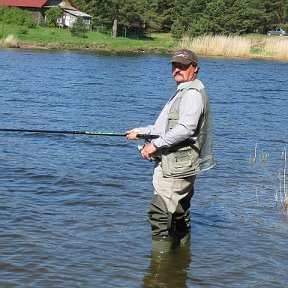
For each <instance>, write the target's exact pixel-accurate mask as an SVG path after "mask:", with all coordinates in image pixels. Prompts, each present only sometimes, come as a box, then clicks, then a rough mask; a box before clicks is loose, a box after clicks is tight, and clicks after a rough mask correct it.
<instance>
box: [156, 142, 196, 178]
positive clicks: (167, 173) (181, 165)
mask: <svg viewBox="0 0 288 288" xmlns="http://www.w3.org/2000/svg"><path fill="white" fill-rule="evenodd" d="M161 165H162V170H163V175H164V177H174V178H185V177H189V176H192V175H195V174H197V173H198V172H199V171H200V168H199V160H198V153H196V152H195V151H194V150H193V149H192V148H191V147H190V146H186V147H182V148H180V149H178V150H177V151H169V150H168V149H167V150H166V151H163V153H162V160H161Z"/></svg>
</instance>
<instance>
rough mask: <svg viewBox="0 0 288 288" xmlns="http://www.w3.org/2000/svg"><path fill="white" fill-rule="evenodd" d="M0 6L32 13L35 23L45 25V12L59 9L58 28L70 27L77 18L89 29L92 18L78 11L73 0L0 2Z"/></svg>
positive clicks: (5, 0)
mask: <svg viewBox="0 0 288 288" xmlns="http://www.w3.org/2000/svg"><path fill="white" fill-rule="evenodd" d="M0 5H4V6H11V7H17V8H21V9H24V10H28V11H30V12H31V13H32V15H33V17H34V19H35V21H36V23H37V24H38V25H43V24H44V23H45V12H46V11H47V10H48V9H50V8H52V7H59V8H61V10H62V11H63V14H62V17H61V18H60V19H58V21H57V22H58V24H59V27H72V25H73V23H74V22H75V21H76V19H77V18H78V17H82V19H83V23H84V24H85V26H86V28H87V29H89V28H90V25H91V18H92V16H90V15H88V14H86V13H83V12H81V11H79V10H78V7H77V5H76V4H75V2H74V1H73V0H25V1H23V0H0Z"/></svg>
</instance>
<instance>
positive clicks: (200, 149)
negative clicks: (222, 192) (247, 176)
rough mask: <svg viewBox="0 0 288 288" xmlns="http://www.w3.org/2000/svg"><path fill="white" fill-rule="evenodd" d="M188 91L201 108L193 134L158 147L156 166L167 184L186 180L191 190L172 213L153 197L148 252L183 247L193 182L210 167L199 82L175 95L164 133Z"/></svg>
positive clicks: (175, 120) (175, 118) (205, 99)
mask: <svg viewBox="0 0 288 288" xmlns="http://www.w3.org/2000/svg"><path fill="white" fill-rule="evenodd" d="M189 89H195V90H197V91H199V93H200V94H201V98H202V102H203V107H204V111H203V113H202V115H201V117H200V119H199V122H198V126H197V129H196V133H195V135H193V138H191V139H187V140H185V141H183V142H181V143H179V144H177V145H175V146H173V147H169V148H167V147H165V148H162V151H161V162H160V165H161V170H162V174H163V179H165V178H166V179H167V181H168V179H172V180H171V181H173V179H174V180H175V179H177V180H179V181H181V179H182V180H183V181H185V179H188V180H189V181H190V182H191V186H190V187H191V188H190V189H189V191H188V192H187V191H186V194H185V195H186V196H185V197H183V198H179V199H180V200H179V201H178V204H177V206H176V208H175V209H174V210H173V213H172V212H170V211H168V208H167V205H166V203H165V201H164V200H163V198H162V197H161V196H160V195H158V194H155V195H154V197H153V199H152V201H151V204H150V211H149V213H148V222H149V223H150V224H151V227H152V240H153V241H152V249H154V250H166V249H167V250H169V249H171V248H172V247H173V246H177V245H179V244H185V243H186V242H187V240H189V239H190V230H191V227H190V200H191V198H192V196H193V193H194V190H193V183H194V180H195V177H196V175H197V174H198V173H199V172H201V171H204V170H207V169H210V168H211V167H213V166H214V162H213V158H212V141H211V139H212V137H211V136H212V135H211V120H210V103H209V98H208V95H207V93H206V91H205V88H204V86H203V84H202V82H201V81H200V80H198V79H196V80H194V81H192V82H191V83H189V85H188V86H187V87H185V88H184V89H183V90H182V91H180V92H179V93H178V95H177V96H176V98H175V101H174V102H173V104H172V107H171V109H170V111H169V113H168V119H167V123H166V132H167V131H169V130H170V129H172V128H173V127H174V126H175V125H176V124H177V123H178V121H179V109H180V104H181V100H182V98H183V96H184V95H185V93H186V92H187V91H188V90H189ZM156 169H157V168H156ZM156 169H155V170H156ZM154 173H155V171H154ZM183 192H185V191H183ZM172 193H173V192H172ZM174 194H175V193H174ZM180 194H181V191H180Z"/></svg>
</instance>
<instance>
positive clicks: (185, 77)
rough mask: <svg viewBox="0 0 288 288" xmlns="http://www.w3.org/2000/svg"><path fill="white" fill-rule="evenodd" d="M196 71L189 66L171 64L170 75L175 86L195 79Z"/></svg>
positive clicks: (195, 68)
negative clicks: (175, 83)
mask: <svg viewBox="0 0 288 288" xmlns="http://www.w3.org/2000/svg"><path fill="white" fill-rule="evenodd" d="M197 71H198V67H197V66H196V67H194V66H192V65H191V64H188V65H184V64H181V63H177V62H173V63H172V75H173V78H174V80H175V81H176V82H177V84H179V83H183V82H188V81H192V80H194V79H196V76H197Z"/></svg>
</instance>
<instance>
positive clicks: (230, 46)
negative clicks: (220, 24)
mask: <svg viewBox="0 0 288 288" xmlns="http://www.w3.org/2000/svg"><path fill="white" fill-rule="evenodd" d="M179 45H180V47H183V48H184V47H185V48H190V49H192V50H193V51H195V52H196V53H197V54H199V55H205V56H224V57H242V58H247V57H248V58H251V57H253V58H254V57H256V58H257V57H261V58H275V59H278V60H284V61H286V60H288V37H279V36H267V37H261V38H259V39H257V37H253V36H233V35H229V36H225V35H214V36H212V35H206V36H199V37H195V38H191V37H184V38H182V39H181V41H180V43H179Z"/></svg>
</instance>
